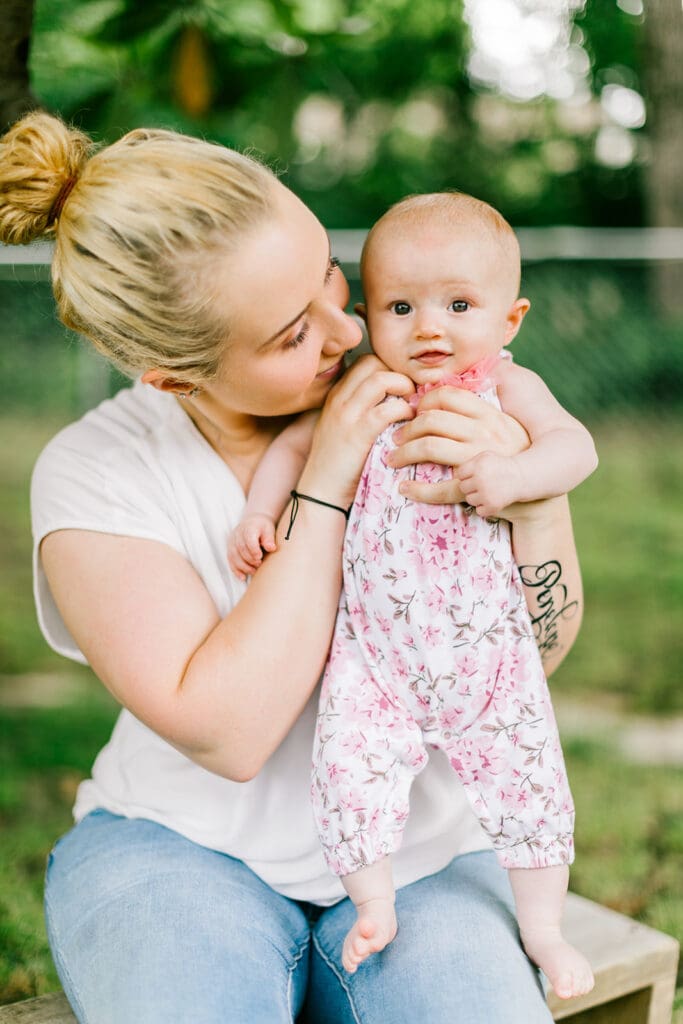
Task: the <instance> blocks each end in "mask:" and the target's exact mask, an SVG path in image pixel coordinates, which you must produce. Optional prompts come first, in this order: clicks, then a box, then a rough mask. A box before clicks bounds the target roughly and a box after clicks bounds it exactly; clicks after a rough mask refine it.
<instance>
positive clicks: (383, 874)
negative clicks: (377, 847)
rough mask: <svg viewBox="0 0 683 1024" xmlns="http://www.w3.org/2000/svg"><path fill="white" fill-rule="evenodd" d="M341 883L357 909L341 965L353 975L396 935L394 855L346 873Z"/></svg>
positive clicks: (345, 944)
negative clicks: (371, 955) (372, 954)
mask: <svg viewBox="0 0 683 1024" xmlns="http://www.w3.org/2000/svg"><path fill="white" fill-rule="evenodd" d="M342 884H343V886H344V888H345V889H346V891H347V893H348V894H349V896H350V897H351V902H352V903H353V905H354V906H355V908H356V910H357V912H358V917H357V918H356V923H355V924H354V926H353V928H352V929H351V931H350V932H349V933H348V935H347V936H346V938H345V939H344V949H343V950H342V964H343V966H344V968H345V969H346V970H347V971H348V972H349V974H353V973H354V972H355V970H356V969H357V967H358V965H359V964H361V963H362V962H363V960H367V958H368V957H369V956H370V954H371V953H379V952H380V950H382V949H384V947H385V946H388V945H389V943H390V942H391V941H392V939H393V938H394V936H395V935H396V911H395V909H394V901H395V892H394V879H393V875H392V870H391V858H390V857H382V859H381V860H378V861H377V862H376V863H375V864H370V865H369V866H368V867H365V868H360V869H359V870H358V871H354V872H353V873H352V874H350V875H344V877H343V878H342Z"/></svg>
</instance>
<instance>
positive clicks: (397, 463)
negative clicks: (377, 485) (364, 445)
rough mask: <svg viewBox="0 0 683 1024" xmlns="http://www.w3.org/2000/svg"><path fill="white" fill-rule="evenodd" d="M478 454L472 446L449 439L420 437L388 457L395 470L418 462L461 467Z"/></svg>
mask: <svg viewBox="0 0 683 1024" xmlns="http://www.w3.org/2000/svg"><path fill="white" fill-rule="evenodd" d="M473 454H476V453H474V452H473V451H472V446H471V445H470V444H466V443H463V442H461V441H452V440H450V439H449V438H447V437H434V436H433V435H431V434H430V435H428V436H427V437H418V438H417V439H416V440H415V441H408V442H407V444H401V445H399V446H398V448H395V449H394V451H393V452H391V453H390V454H389V455H388V456H387V459H386V461H387V465H389V466H392V467H393V468H394V469H400V468H401V467H403V466H412V465H414V464H415V463H418V462H435V463H437V465H439V466H459V465H460V463H461V462H465V460H466V459H470V458H472V455H473Z"/></svg>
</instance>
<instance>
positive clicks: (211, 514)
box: [31, 383, 490, 905]
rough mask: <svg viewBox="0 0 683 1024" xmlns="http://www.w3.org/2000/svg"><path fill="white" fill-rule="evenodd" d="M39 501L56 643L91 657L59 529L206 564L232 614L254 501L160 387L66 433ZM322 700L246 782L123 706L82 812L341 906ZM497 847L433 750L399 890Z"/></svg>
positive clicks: (40, 604)
mask: <svg viewBox="0 0 683 1024" xmlns="http://www.w3.org/2000/svg"><path fill="white" fill-rule="evenodd" d="M31 506H32V518H33V535H34V545H35V546H34V590H35V599H36V605H37V609H38V619H39V622H40V626H41V629H42V631H43V634H44V636H45V638H46V639H47V641H48V643H49V644H50V645H51V646H52V647H53V648H54V649H55V650H56V651H58V652H59V653H60V654H63V655H65V656H66V657H67V658H72V659H74V660H76V661H80V662H85V658H84V656H83V654H82V653H81V651H80V650H79V649H78V647H77V645H76V643H75V641H74V639H73V637H72V636H71V635H70V633H69V631H68V629H67V627H66V625H65V624H64V621H63V620H62V617H61V615H60V613H59V611H58V610H57V607H56V605H55V603H54V600H53V598H52V594H51V592H50V588H49V586H48V583H47V580H46V578H45V573H44V571H43V568H42V565H41V561H40V554H39V545H40V542H41V540H42V539H43V537H45V536H46V535H47V534H48V533H51V532H53V531H55V530H63V529H82V530H95V531H98V532H101V533H109V534H117V535H121V536H129V537H140V538H146V539H149V540H155V541H159V542H161V543H162V544H168V545H169V547H171V548H173V550H174V551H177V552H179V553H180V554H181V555H183V557H185V558H187V559H188V561H189V562H190V563H191V564H192V565H193V566H194V568H195V569H196V571H197V573H198V574H199V575H200V576H201V578H202V579H203V581H204V583H205V585H206V588H207V590H208V591H209V593H210V594H211V597H212V598H213V601H214V603H215V605H216V608H217V609H218V612H219V614H220V615H221V616H225V615H227V614H228V613H229V612H230V609H231V608H232V607H234V605H235V604H236V602H237V601H239V599H240V597H241V596H242V594H243V593H244V589H245V584H243V583H240V582H239V581H238V580H237V579H236V578H235V577H234V576H233V574H232V573H231V571H230V569H229V566H228V562H227V558H226V550H227V539H228V534H229V533H230V531H231V529H232V528H233V527H234V526H235V525H236V523H237V522H238V520H239V517H240V515H241V513H242V509H243V506H244V494H243V492H242V489H241V487H240V485H239V483H238V482H237V480H236V479H235V477H234V476H233V474H232V473H231V471H230V470H229V469H228V467H227V466H226V465H225V463H224V462H223V461H222V459H220V458H219V456H218V455H217V454H216V452H215V451H214V450H213V449H212V448H211V446H210V445H209V444H208V443H207V441H206V440H205V439H204V438H203V436H202V435H201V434H200V433H199V431H198V430H197V429H196V427H195V426H194V424H193V423H192V421H191V420H190V418H189V417H188V416H187V415H186V414H185V412H184V411H183V410H182V408H181V407H180V405H179V404H178V402H176V400H175V399H174V398H173V397H171V396H169V395H165V394H162V393H160V392H159V391H156V390H155V389H154V388H152V387H149V386H145V385H143V384H141V383H137V384H135V385H134V387H132V388H127V389H124V390H123V391H120V392H119V393H118V394H117V395H116V396H115V397H114V398H113V399H111V400H107V401H105V402H102V403H101V405H99V406H97V408H95V409H93V410H92V411H91V412H89V413H87V414H86V415H85V416H84V417H83V418H82V419H80V420H78V421H77V422H76V423H72V424H71V425H70V426H68V427H66V428H65V429H64V430H62V431H61V432H60V433H59V434H57V436H56V437H55V438H54V439H53V440H52V441H51V442H50V443H49V444H48V445H47V447H46V448H45V450H44V451H43V452H42V454H41V456H40V458H39V459H38V462H37V464H36V467H35V470H34V474H33V481H32V490H31ZM102 585H103V586H106V580H103V581H102ZM159 600H160V601H163V600H164V595H163V594H159ZM283 614H287V611H286V609H283ZM305 629H306V624H305V622H302V624H301V632H302V639H303V638H304V636H305ZM316 702H317V694H314V695H313V697H312V699H311V700H310V701H309V703H308V705H307V707H306V709H305V710H304V712H303V714H302V715H301V717H300V719H299V720H298V722H297V723H296V724H295V725H294V727H293V728H292V730H291V732H290V733H289V735H288V736H287V737H286V739H285V740H284V741H283V742H282V744H281V745H280V747H279V748H278V749H277V750H276V751H275V753H274V754H273V755H272V757H271V758H270V759H269V761H268V762H267V764H266V765H265V766H264V768H263V769H262V770H261V772H260V773H259V774H258V776H257V777H256V778H255V779H252V780H251V781H249V782H245V783H237V782H231V781H230V780H228V779H224V778H221V777H220V776H218V775H214V774H212V773H211V772H208V771H206V770H205V769H204V768H201V767H199V766H198V765H196V764H194V762H192V761H191V760H189V759H188V758H187V757H185V756H184V755H183V754H181V753H179V752H178V751H177V750H175V749H174V748H173V747H172V746H170V745H169V744H168V743H166V742H165V741H164V740H162V739H160V738H159V737H158V736H157V735H156V734H155V733H153V732H152V731H151V730H150V729H148V728H147V727H146V726H145V725H143V724H142V723H141V722H140V721H139V720H138V719H136V718H135V717H134V716H133V715H131V714H130V712H128V711H125V710H124V711H122V712H121V714H120V715H119V718H118V720H117V723H116V726H115V728H114V731H113V734H112V737H111V739H110V741H109V743H107V745H106V746H105V747H104V749H103V750H102V751H101V752H100V754H99V755H98V757H97V759H96V761H95V764H94V766H93V771H92V778H91V779H88V780H86V781H85V782H83V783H82V784H81V785H80V787H79V790H78V795H77V799H76V805H75V808H74V816H75V818H76V820H80V819H81V818H82V817H83V816H84V815H86V814H87V813H88V812H89V811H91V810H93V809H94V808H96V807H103V808H106V809H107V810H109V811H111V812H113V813H114V814H121V815H124V816H126V817H130V818H149V819H151V820H152V821H157V822H160V823H161V824H163V825H165V826H167V827H168V828H171V829H174V830H175V831H177V832H179V833H181V834H182V835H184V836H187V837H188V838H189V839H192V840H194V842H196V843H200V844H202V845H203V846H207V847H210V848H211V849H214V850H219V851H222V852H225V853H228V854H230V855H231V856H233V857H237V858H239V859H240V860H243V861H244V862H245V863H246V864H248V865H249V867H250V868H251V869H252V870H253V871H255V872H256V874H258V875H260V877H261V878H263V879H264V881H266V882H267V883H268V884H269V885H271V886H272V887H273V888H274V889H277V891H278V892H281V893H283V894H284V895H286V896H289V897H292V898H294V899H300V900H309V901H311V902H315V903H320V904H323V905H326V904H329V903H333V902H335V901H336V900H338V899H340V898H341V897H342V896H343V895H344V891H343V889H342V886H341V884H340V882H339V879H337V878H335V877H334V876H333V875H332V874H330V873H329V871H328V870H327V867H326V865H325V862H324V860H323V856H322V853H321V852H320V848H319V844H318V839H317V835H316V831H315V827H314V823H313V816H312V813H311V808H310V804H309V796H308V794H309V774H310V764H311V747H312V742H313V731H314V722H315V713H316ZM487 848H490V844H489V841H488V839H487V838H486V836H485V835H484V833H483V832H482V830H481V827H480V825H479V822H478V820H477V818H476V817H475V816H474V814H473V813H472V811H471V810H470V807H469V804H468V802H467V799H466V797H465V793H464V791H463V789H462V787H461V785H460V783H459V782H458V779H457V777H456V775H455V773H454V772H453V771H452V770H451V769H450V767H449V765H448V763H447V761H446V759H445V758H444V757H443V755H442V754H440V753H437V752H433V754H432V757H431V759H430V763H429V765H428V767H427V768H426V769H425V770H424V772H423V773H422V774H421V775H420V776H418V778H417V780H416V782H415V783H414V785H413V789H412V796H411V813H410V818H409V821H408V824H407V827H406V831H405V838H404V842H403V846H402V848H401V849H400V850H399V852H398V853H397V854H396V855H395V856H394V875H395V879H396V884H397V885H405V884H407V883H408V882H411V881H415V880H416V879H417V878H421V877H424V876H426V875H429V874H432V873H434V872H435V871H439V870H440V869H441V868H442V867H444V866H445V865H446V864H447V863H448V862H449V861H450V860H451V858H452V857H453V856H455V855H456V854H458V853H467V852H470V851H472V850H480V849H487Z"/></svg>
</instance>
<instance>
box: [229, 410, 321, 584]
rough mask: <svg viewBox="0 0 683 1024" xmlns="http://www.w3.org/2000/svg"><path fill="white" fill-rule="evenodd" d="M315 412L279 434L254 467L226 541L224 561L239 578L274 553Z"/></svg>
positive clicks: (310, 433)
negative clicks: (279, 524)
mask: <svg viewBox="0 0 683 1024" xmlns="http://www.w3.org/2000/svg"><path fill="white" fill-rule="evenodd" d="M318 416H319V412H318V411H317V410H314V411H313V412H306V413H303V415H301V416H299V417H297V419H295V420H294V422H293V423H290V425H289V426H288V427H285V429H284V430H283V431H282V433H281V434H278V436H277V437H276V438H275V440H274V441H273V443H272V444H271V445H270V446H269V447H268V449H267V451H266V453H265V455H264V456H263V458H262V459H261V461H260V462H259V464H258V466H257V467H256V472H255V473H254V476H253V478H252V481H251V486H250V488H249V494H248V496H247V503H246V505H245V508H244V512H243V514H242V518H241V520H240V522H239V524H238V525H237V526H236V527H235V529H234V530H233V531H232V533H231V534H230V538H229V540H228V561H229V563H230V568H231V569H232V570H233V572H234V573H235V575H236V576H238V577H239V579H244V578H245V576H249V575H251V574H252V573H254V572H256V570H257V569H258V567H259V565H260V564H261V562H262V561H263V552H264V551H266V552H268V551H275V549H276V547H277V545H276V543H275V528H276V525H277V521H278V519H279V518H280V516H281V515H282V512H283V510H284V509H285V507H286V506H287V502H288V501H289V493H290V491H291V490H292V488H293V487H294V486H295V484H296V482H297V480H298V479H299V477H300V475H301V471H302V469H303V468H304V465H305V463H306V459H307V457H308V453H309V451H310V448H311V442H312V439H313V431H314V429H315V425H316V423H317V421H318Z"/></svg>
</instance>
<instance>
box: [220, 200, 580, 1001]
mask: <svg viewBox="0 0 683 1024" xmlns="http://www.w3.org/2000/svg"><path fill="white" fill-rule="evenodd" d="M361 276H362V283H363V291H364V296H365V306H361V307H358V311H359V312H360V314H361V315H362V316H363V317H364V319H365V320H366V322H367V326H368V331H369V336H370V341H371V344H372V347H373V349H374V351H375V353H376V354H377V355H378V356H379V358H380V359H382V360H383V361H384V362H385V363H386V365H387V366H388V367H389V368H390V369H391V370H394V371H398V372H400V373H404V374H406V375H407V376H409V377H410V378H411V379H412V380H413V381H414V383H415V385H416V400H418V399H419V396H420V395H422V394H424V393H425V391H427V390H430V389H431V388H434V387H440V386H444V385H447V386H451V387H459V388H466V389H468V390H470V391H472V392H474V393H476V394H478V395H479V396H480V397H481V398H482V399H483V400H484V401H488V402H492V403H494V404H496V405H498V404H499V405H500V407H502V409H503V410H504V411H505V412H507V413H509V414H510V415H512V416H514V417H515V418H516V419H517V420H519V422H520V423H522V424H523V426H524V427H525V428H526V430H527V433H528V434H529V438H530V440H531V445H530V447H529V448H528V449H527V450H526V451H524V452H522V453H521V454H517V455H514V456H510V457H504V456H501V455H496V454H493V453H490V452H486V453H482V454H480V455H478V456H477V457H475V458H474V459H471V460H470V461H469V462H468V463H466V464H464V465H462V466H460V467H455V469H454V470H453V471H452V472H451V470H449V469H447V468H445V467H443V466H437V465H432V464H422V465H418V466H413V467H407V468H402V469H393V468H392V466H391V461H392V455H391V453H392V450H393V448H394V447H395V439H394V435H395V434H396V431H397V427H396V425H393V426H392V427H390V428H388V429H387V430H386V431H384V433H382V434H381V435H380V437H379V438H378V439H377V441H376V442H375V444H374V446H373V448H372V450H371V452H370V454H369V456H368V459H367V462H366V464H365V467H364V470H363V474H362V477H361V481H360V484H359V487H358V491H357V493H356V498H355V501H354V504H353V506H352V509H351V510H350V515H349V523H348V527H347V530H346V536H345V541H344V555H343V569H344V585H343V591H342V595H341V600H340V605H339V613H338V616H337V622H336V627H335V633H334V638H333V641H332V647H331V650H330V655H329V659H328V663H327V667H326V671H325V676H324V679H323V684H322V691H321V697H320V708H319V714H318V721H317V726H316V737H315V745H314V755H313V760H314V770H313V783H312V796H313V808H314V813H315V817H316V823H317V826H318V829H319V832H320V837H321V842H322V846H323V851H324V854H325V858H326V860H327V863H328V865H329V867H330V869H331V870H332V871H334V872H335V873H336V874H338V875H339V876H341V880H342V883H343V885H344V888H345V889H346V891H347V893H348V894H349V896H350V897H351V899H352V901H353V903H354V904H355V906H356V909H357V920H356V922H355V924H354V926H353V928H352V929H351V931H350V932H349V934H348V935H347V937H346V940H345V943H344V950H343V964H344V967H345V968H346V970H347V971H350V972H352V971H355V970H356V969H357V967H358V965H359V964H360V963H361V962H362V961H363V960H364V959H366V958H367V957H368V956H369V955H370V954H371V953H374V952H378V951H379V950H381V949H383V948H384V947H385V946H386V945H387V944H388V943H390V942H391V941H392V939H393V938H394V936H395V934H396V928H397V922H396V915H395V911H394V885H393V878H392V869H391V860H390V854H391V853H392V852H393V851H394V850H396V849H398V847H399V845H400V843H401V839H402V834H403V828H404V826H405V822H406V818H407V815H408V798H409V791H410V786H411V783H412V780H413V778H414V777H415V775H416V774H417V773H419V772H420V771H421V770H422V768H423V767H424V766H425V764H426V762H427V757H428V754H427V748H428V747H430V746H431V747H436V748H439V749H441V750H443V751H444V752H445V754H446V756H447V757H448V759H449V761H450V764H451V765H452V767H453V768H454V770H455V772H456V773H457V775H458V777H459V778H460V781H461V782H462V784H463V786H464V788H465V791H466V793H467V795H468V798H469V801H470V803H471V805H472V807H473V809H474V811H475V813H476V814H477V815H478V817H479V820H480V822H481V824H482V826H483V828H484V829H485V831H486V832H487V834H488V836H489V838H490V839H491V842H492V844H493V846H494V848H495V850H496V852H497V855H498V859H499V861H500V863H501V864H502V865H503V866H504V867H505V868H507V869H508V870H509V876H510V882H511V886H512V890H513V894H514V898H515V904H516V910H517V918H518V922H519V927H520V933H521V938H522V943H523V945H524V948H525V950H526V952H527V954H528V956H529V957H530V958H531V959H532V960H533V961H534V962H535V963H536V964H537V965H538V966H539V967H540V968H541V969H542V970H543V971H544V972H545V974H546V975H547V977H548V979H549V980H550V982H551V984H552V986H553V988H554V989H555V991H556V993H557V994H558V996H560V997H562V998H569V997H571V996H575V995H579V994H581V993H584V992H587V991H588V990H589V989H590V988H591V987H592V985H593V977H592V973H591V970H590V967H589V965H588V963H587V961H586V960H585V958H584V957H583V956H582V955H581V954H580V953H579V952H578V951H577V950H576V949H574V948H573V947H572V946H570V945H569V944H568V943H567V942H565V940H564V939H563V937H562V934H561V931H560V920H561V915H562V907H563V902H564V896H565V893H566V889H567V881H568V870H569V869H568V865H569V864H570V863H571V861H572V860H573V824H574V809H573V804H572V798H571V794H570V791H569V786H568V783H567V778H566V774H565V769H564V762H563V757H562V751H561V748H560V742H559V737H558V734H557V728H556V725H555V720H554V715H553V711H552V707H551V704H550V697H549V693H548V687H547V684H546V680H545V676H544V674H543V669H542V665H541V659H540V655H539V652H538V649H537V647H536V644H535V642H534V638H533V630H532V627H531V623H530V619H529V614H528V610H527V607H526V604H525V600H524V595H523V591H522V587H521V583H520V579H519V573H518V571H517V567H516V566H515V564H514V560H513V558H512V549H511V541H510V529H509V525H508V524H507V523H506V522H505V521H503V520H500V521H498V520H495V519H492V518H491V517H493V516H495V515H496V514H497V513H499V512H500V511H501V510H502V509H504V508H505V507H507V506H508V505H510V504H512V503H514V502H518V501H533V500H536V499H540V498H545V497H550V496H553V495H559V494H564V493H566V492H567V491H569V490H571V489H572V488H574V487H576V486H577V484H579V483H580V482H581V481H582V480H583V479H585V477H587V476H588V475H589V474H590V473H591V472H592V471H593V470H594V469H595V467H596V464H597V460H596V455H595V449H594V446H593V442H592V440H591V438H590V435H589V434H588V432H587V431H586V430H585V428H584V427H582V426H581V424H580V423H578V422H577V421H576V420H575V419H574V418H573V417H572V416H570V415H569V414H568V413H567V412H566V411H565V410H564V409H562V407H561V406H560V405H559V404H558V403H557V401H556V400H555V399H554V398H553V396H552V395H551V394H550V392H549V391H548V389H547V387H546V386H545V384H544V383H543V382H542V381H541V380H540V378H539V377H538V376H536V374H534V373H531V372H530V371H529V370H526V369H523V368H521V367H519V366H515V365H514V364H513V363H512V361H511V359H510V358H509V355H508V353H507V352H506V351H504V348H505V346H507V345H509V343H510V342H511V341H512V340H513V338H514V337H515V335H516V334H517V332H518V331H519V328H520V326H521V324H522V320H523V319H524V316H525V314H526V313H527V311H528V309H529V301H528V300H527V299H524V298H519V297H518V292H519V284H520V255H519V246H518V243H517V240H516V238H515V235H514V233H513V231H512V229H511V228H510V226H509V224H508V223H507V222H506V221H505V220H504V218H503V217H502V216H501V215H500V214H499V213H498V212H497V211H496V210H494V209H493V208H492V207H490V206H489V205H488V204H486V203H483V202H480V201H479V200H476V199H474V198H472V197H471V196H467V195H463V194H458V193H438V194H434V195H423V196H413V197H409V198H408V199H405V200H403V201H402V202H400V203H398V204H397V205H396V206H394V207H392V208H391V209H390V210H389V211H388V212H387V213H386V214H385V215H384V216H383V217H382V218H381V219H380V220H379V221H378V222H377V224H375V226H374V227H373V228H372V230H371V232H370V234H369V236H368V239H367V241H366V243H365V247H364V250H363V256H362V261H361ZM315 419H316V414H315V413H306V414H304V415H303V416H301V417H300V418H299V419H297V420H296V421H295V422H294V423H293V424H292V425H291V426H290V427H288V428H287V429H286V430H285V431H283V433H282V434H280V436H279V437H278V439H277V440H276V441H275V442H274V443H273V445H272V446H271V448H270V449H269V450H268V452H267V453H266V455H265V456H264V459H263V461H262V463H261V465H260V466H259V468H258V470H257V473H256V475H255V477H254V480H253V483H252V487H251V489H250V492H249V498H248V502H247V508H246V511H245V515H244V518H243V520H242V522H241V524H240V526H239V527H238V528H237V530H236V531H235V532H234V534H233V536H232V538H231V541H230V545H229V557H230V562H231V565H232V567H233V569H234V570H235V571H236V572H237V573H238V574H239V575H245V574H248V573H251V572H254V571H255V570H256V568H257V567H258V565H259V564H260V562H261V558H262V552H263V551H265V552H268V551H273V550H274V549H275V523H276V521H277V520H278V518H279V516H280V514H281V512H282V510H283V508H284V506H285V505H286V502H287V498H288V496H289V493H290V489H291V488H293V487H295V486H296V480H297V479H298V475H299V473H300V471H301V469H302V467H303V463H304V461H305V458H306V454H307V451H308V447H309V445H310V441H311V436H312V432H313V429H314V426H315ZM451 476H454V477H455V479H456V480H457V481H458V483H459V485H460V488H461V491H462V495H463V503H461V504H453V505H428V504H422V503H419V502H413V501H409V500H408V499H406V498H404V497H403V496H402V494H401V489H400V488H401V482H402V481H404V480H406V479H408V478H410V477H412V478H414V479H418V480H424V481H428V482H437V481H439V480H443V479H446V478H450V477H451ZM451 486H452V483H451ZM342 511H343V510H342Z"/></svg>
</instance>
